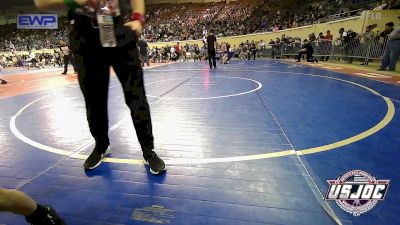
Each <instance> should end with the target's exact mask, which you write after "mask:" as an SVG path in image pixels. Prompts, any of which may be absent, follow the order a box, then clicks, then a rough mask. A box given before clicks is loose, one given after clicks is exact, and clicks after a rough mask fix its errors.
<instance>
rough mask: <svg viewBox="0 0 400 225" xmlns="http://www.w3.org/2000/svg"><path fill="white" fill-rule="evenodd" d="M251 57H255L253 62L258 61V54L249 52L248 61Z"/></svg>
mask: <svg viewBox="0 0 400 225" xmlns="http://www.w3.org/2000/svg"><path fill="white" fill-rule="evenodd" d="M251 56H253V60H256V52H249V54H248V55H247V57H248V60H250V59H251Z"/></svg>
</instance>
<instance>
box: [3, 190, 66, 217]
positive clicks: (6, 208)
mask: <svg viewBox="0 0 400 225" xmlns="http://www.w3.org/2000/svg"><path fill="white" fill-rule="evenodd" d="M0 212H11V213H15V214H18V215H21V216H24V217H25V219H26V222H28V223H29V224H31V225H66V224H65V222H64V220H63V219H62V218H60V216H58V214H57V213H56V211H54V209H53V208H51V207H49V206H42V205H39V204H37V203H36V202H35V201H34V200H33V199H32V198H31V197H29V196H28V195H26V194H24V193H23V192H20V191H17V190H9V189H3V188H0Z"/></svg>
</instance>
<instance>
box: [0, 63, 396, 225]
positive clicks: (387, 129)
mask: <svg viewBox="0 0 400 225" xmlns="http://www.w3.org/2000/svg"><path fill="white" fill-rule="evenodd" d="M17 73H22V72H20V71H18V72H15V73H14V75H18V74H17ZM46 73H48V74H49V76H50V75H51V76H53V78H51V79H64V78H61V77H60V76H59V72H58V71H57V72H54V71H53V70H51V71H50V72H49V71H47V72H46ZM3 76H5V77H6V76H9V77H10V76H12V75H10V74H7V75H3ZM1 77H2V76H0V78H1ZM145 80H146V86H147V95H148V98H149V102H150V106H151V112H152V118H153V126H154V135H155V140H156V142H155V145H156V151H157V153H158V154H159V155H160V156H162V157H163V158H164V159H165V160H166V163H167V164H168V170H167V173H166V174H163V175H161V176H153V175H151V174H149V172H148V170H147V169H146V167H145V166H144V165H143V164H142V162H141V151H140V149H139V144H138V142H137V140H136V136H135V132H134V128H133V126H132V123H131V121H130V118H129V111H128V108H127V107H126V106H125V103H124V100H123V95H122V90H121V87H120V84H119V83H118V81H117V79H116V78H115V77H112V78H111V84H110V92H109V118H110V132H109V133H110V139H111V142H112V144H111V145H112V154H111V156H110V157H111V158H107V159H106V160H105V161H106V162H107V163H103V164H102V165H101V166H100V167H99V168H98V169H96V170H94V171H89V172H85V171H84V170H83V167H82V165H83V159H85V158H86V156H87V155H88V154H89V153H90V152H91V150H92V148H93V140H92V138H91V136H90V133H89V130H88V127H87V122H86V116H85V108H84V102H83V98H82V95H81V93H80V90H79V87H78V85H77V84H76V82H75V81H71V82H70V83H68V84H66V85H65V84H64V85H55V86H53V87H52V88H51V89H46V88H43V89H41V88H39V89H40V90H36V91H34V92H32V91H28V92H30V93H25V94H22V95H15V94H14V95H13V96H12V97H11V95H10V96H8V95H5V94H4V95H3V96H0V97H2V98H1V99H0V107H1V111H0V139H1V140H2V144H1V148H0V186H1V187H5V188H18V189H19V190H22V191H24V192H26V193H28V194H30V195H31V196H33V197H34V198H35V199H36V200H37V201H38V202H40V203H43V204H49V205H52V206H53V207H54V208H56V210H57V211H58V212H59V213H60V214H61V215H62V216H63V217H64V218H66V221H67V222H68V224H69V225H122V224H126V225H127V224H143V225H144V224H173V225H187V224H190V225H200V224H204V225H226V224H229V225H261V224H263V225H266V224H268V225H303V224H304V225H314V224H315V225H330V224H357V225H381V224H382V225H383V224H384V225H395V224H400V216H399V214H398V212H400V206H399V202H400V192H399V190H400V184H399V182H400V171H399V169H398V168H399V166H398V163H399V157H400V152H399V146H400V135H399V131H400V116H399V115H398V114H397V113H396V111H399V110H400V102H399V99H400V86H399V85H396V84H387V83H382V82H378V81H374V80H370V79H366V78H362V77H355V76H349V75H345V74H342V73H338V72H334V71H327V70H324V69H321V68H319V67H309V66H305V65H301V64H294V63H288V62H280V61H273V60H265V61H248V62H247V61H233V62H232V64H230V65H219V68H218V69H217V70H209V68H208V65H207V64H206V63H204V62H203V63H199V62H195V63H194V62H187V63H179V64H173V65H165V66H161V67H157V68H151V69H148V70H146V71H145ZM2 88H3V87H2V86H0V90H1V89H2ZM44 89H45V90H44ZM0 94H1V92H0ZM353 169H361V170H364V171H366V172H368V173H370V174H372V175H374V176H376V177H377V178H378V179H390V180H391V183H390V187H389V190H388V193H387V195H386V198H385V200H384V201H381V202H379V203H378V205H377V206H376V207H375V208H373V209H372V210H371V211H370V212H367V213H366V214H364V215H362V216H359V217H353V216H352V215H350V214H348V213H345V212H344V211H342V210H341V209H340V208H339V207H338V206H337V205H336V204H335V202H326V201H324V200H323V196H324V195H325V193H326V191H327V188H328V183H327V180H328V179H336V178H337V177H338V176H339V175H341V174H344V173H346V172H348V171H350V170H353ZM0 224H4V225H20V224H24V220H23V218H21V217H18V216H15V215H12V214H1V217H0Z"/></svg>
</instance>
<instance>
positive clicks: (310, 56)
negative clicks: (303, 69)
mask: <svg viewBox="0 0 400 225" xmlns="http://www.w3.org/2000/svg"><path fill="white" fill-rule="evenodd" d="M304 54H305V55H307V56H306V58H307V62H309V61H312V55H313V53H312V52H310V51H306V52H304V51H300V52H299V56H298V57H297V60H298V61H300V58H301V56H302V55H304Z"/></svg>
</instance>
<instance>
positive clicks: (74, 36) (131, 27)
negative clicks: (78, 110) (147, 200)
mask: <svg viewBox="0 0 400 225" xmlns="http://www.w3.org/2000/svg"><path fill="white" fill-rule="evenodd" d="M110 1H111V2H110ZM101 2H104V1H98V0H35V4H36V6H37V7H38V8H39V9H41V10H43V11H62V10H65V11H67V10H68V11H72V12H75V13H74V25H73V31H72V32H71V37H70V40H71V50H72V51H73V53H74V57H75V62H76V65H77V68H78V78H79V84H80V87H81V90H82V93H83V96H84V98H85V103H86V114H87V120H88V123H89V128H90V132H91V134H92V136H93V137H94V139H95V141H96V145H95V148H94V150H93V152H92V153H91V155H90V156H89V157H88V159H87V160H86V161H85V163H84V168H85V169H94V168H96V167H97V166H99V165H100V163H101V160H102V158H103V157H104V156H106V155H107V154H108V153H109V150H110V149H109V145H110V141H109V138H108V114H107V97H108V86H109V78H110V76H109V72H110V66H112V67H113V69H114V71H115V72H116V74H117V76H118V79H119V81H120V82H121V85H122V87H123V91H124V95H125V102H126V104H127V105H128V107H129V108H130V111H131V117H132V120H133V125H134V126H135V129H136V134H137V137H138V139H139V143H140V145H141V148H142V151H143V157H144V161H145V163H146V164H147V165H149V167H150V172H151V173H153V174H159V173H161V172H163V171H164V170H165V168H166V167H165V163H164V161H163V160H162V159H160V158H159V157H158V156H157V154H156V153H155V152H154V151H153V148H154V143H153V142H154V138H153V132H152V123H151V117H150V108H149V104H148V102H147V99H146V94H145V88H144V82H143V70H142V67H141V65H140V60H139V52H138V48H137V46H136V44H137V37H138V36H139V35H140V33H141V32H142V28H143V27H142V26H143V23H144V13H145V3H144V0H131V7H132V12H133V13H132V17H131V19H132V21H131V22H128V23H126V24H123V22H122V16H120V13H119V12H120V10H119V7H118V9H117V10H115V8H114V7H113V10H115V11H113V12H116V13H113V14H111V15H112V16H113V20H114V32H115V39H116V41H117V46H116V47H107V48H106V47H102V45H101V41H100V34H99V29H98V28H97V27H98V24H97V20H96V12H97V11H100V10H99V8H101V7H102V6H100V4H101ZM106 2H107V4H109V3H111V4H112V5H113V6H115V5H117V6H118V5H119V6H123V5H122V4H120V3H121V2H118V0H108V1H106Z"/></svg>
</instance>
